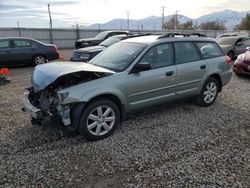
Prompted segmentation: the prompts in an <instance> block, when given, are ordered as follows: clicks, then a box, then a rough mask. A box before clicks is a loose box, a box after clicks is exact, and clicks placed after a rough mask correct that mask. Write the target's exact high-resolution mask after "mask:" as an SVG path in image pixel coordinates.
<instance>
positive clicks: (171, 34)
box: [158, 33, 207, 39]
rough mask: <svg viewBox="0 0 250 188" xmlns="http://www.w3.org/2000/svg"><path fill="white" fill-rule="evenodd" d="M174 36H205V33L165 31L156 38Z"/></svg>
mask: <svg viewBox="0 0 250 188" xmlns="http://www.w3.org/2000/svg"><path fill="white" fill-rule="evenodd" d="M176 36H182V37H194V36H196V37H207V35H204V34H202V33H167V34H165V35H161V36H159V37H158V39H161V38H170V37H176Z"/></svg>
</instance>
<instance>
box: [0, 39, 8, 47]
mask: <svg viewBox="0 0 250 188" xmlns="http://www.w3.org/2000/svg"><path fill="white" fill-rule="evenodd" d="M6 48H9V40H2V41H0V49H6Z"/></svg>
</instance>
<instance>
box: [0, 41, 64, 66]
mask: <svg viewBox="0 0 250 188" xmlns="http://www.w3.org/2000/svg"><path fill="white" fill-rule="evenodd" d="M58 58H59V52H58V49H57V47H56V45H54V44H44V43H42V42H40V41H37V40H34V39H31V38H24V37H11V38H1V39H0V66H1V67H4V66H5V67H8V66H13V65H23V64H33V65H39V64H43V63H46V62H47V61H50V60H55V59H58Z"/></svg>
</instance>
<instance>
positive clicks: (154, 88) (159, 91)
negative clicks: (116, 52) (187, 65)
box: [126, 44, 176, 111]
mask: <svg viewBox="0 0 250 188" xmlns="http://www.w3.org/2000/svg"><path fill="white" fill-rule="evenodd" d="M145 62H146V63H150V64H151V69H150V70H146V71H141V72H138V73H130V74H129V75H128V84H127V85H128V87H127V91H126V92H127V99H128V109H129V111H133V110H136V109H142V108H144V107H147V106H151V105H156V104H160V103H162V102H166V101H170V100H174V99H175V86H176V66H175V65H174V64H173V53H172V45H171V44H160V45H156V46H154V47H152V48H151V49H150V50H148V51H147V52H146V53H145V55H144V56H143V57H142V59H141V60H140V61H139V62H138V64H139V63H145Z"/></svg>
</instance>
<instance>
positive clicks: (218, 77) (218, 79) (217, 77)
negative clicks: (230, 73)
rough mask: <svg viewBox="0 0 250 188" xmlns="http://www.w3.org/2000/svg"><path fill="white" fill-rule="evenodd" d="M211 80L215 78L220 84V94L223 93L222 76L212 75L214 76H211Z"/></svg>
mask: <svg viewBox="0 0 250 188" xmlns="http://www.w3.org/2000/svg"><path fill="white" fill-rule="evenodd" d="M209 78H214V79H216V80H217V81H218V83H219V92H221V90H222V80H221V77H220V75H219V74H212V75H210V76H209Z"/></svg>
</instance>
